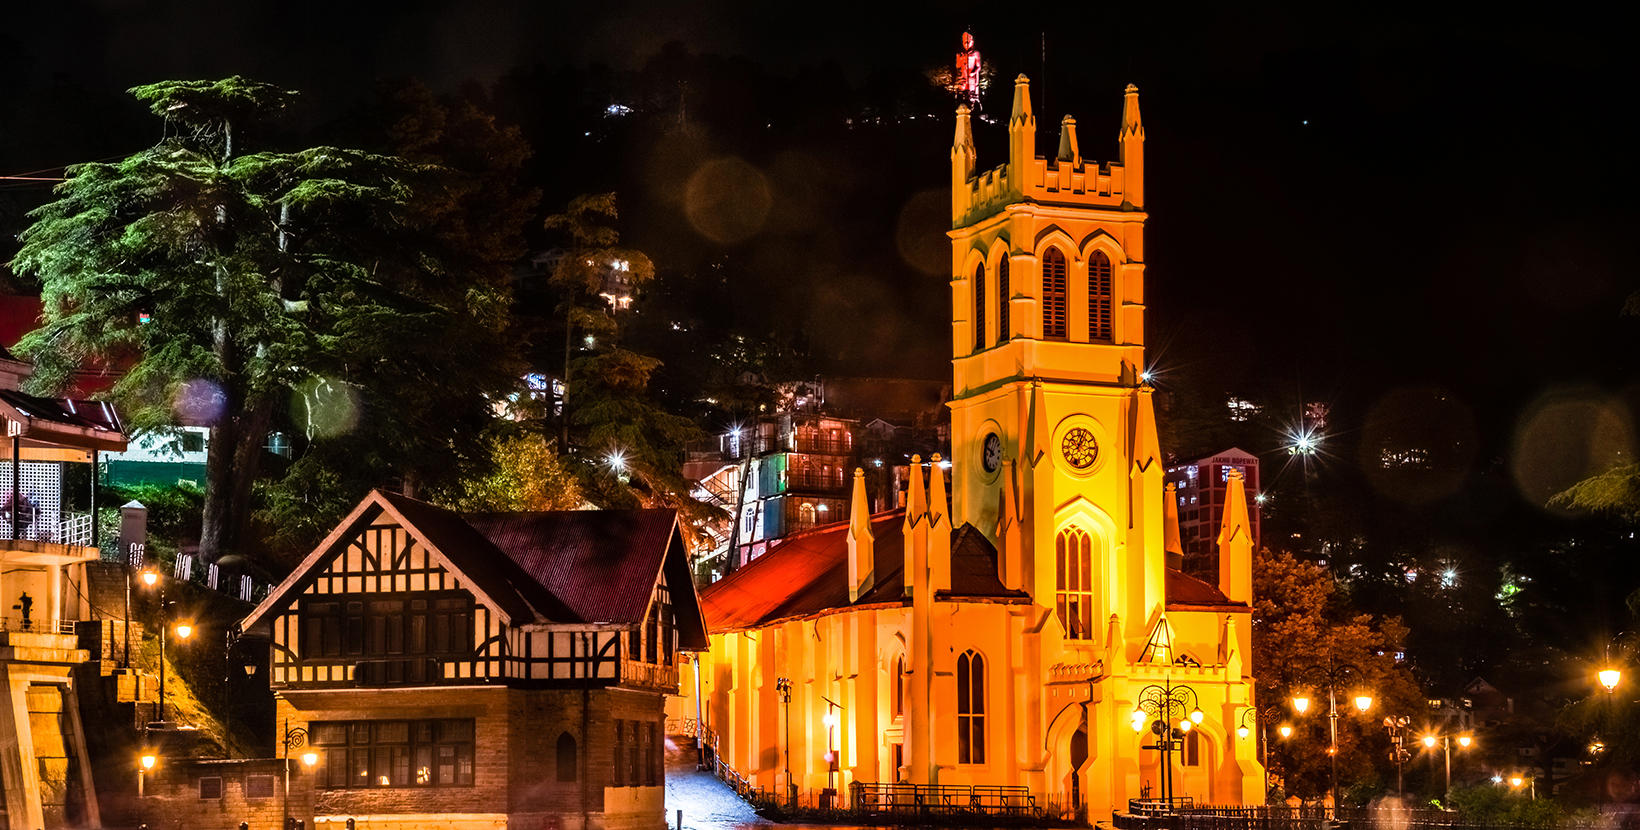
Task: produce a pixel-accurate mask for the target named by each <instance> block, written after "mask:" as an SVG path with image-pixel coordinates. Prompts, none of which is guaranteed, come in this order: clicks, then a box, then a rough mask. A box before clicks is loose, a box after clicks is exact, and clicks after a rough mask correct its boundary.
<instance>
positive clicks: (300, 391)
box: [291, 377, 359, 438]
mask: <svg viewBox="0 0 1640 830" xmlns="http://www.w3.org/2000/svg"><path fill="white" fill-rule="evenodd" d="M291 415H292V416H294V417H295V419H296V423H298V424H300V425H301V426H302V429H303V431H305V432H306V433H307V435H308V437H309V438H325V437H330V436H336V435H341V434H343V433H345V432H349V431H351V430H352V429H353V427H355V426H357V425H358V423H359V393H358V392H357V391H356V390H354V388H353V387H352V386H350V385H349V384H347V383H344V382H342V381H339V380H333V379H331V378H325V377H315V378H308V379H307V380H305V381H302V383H301V384H299V385H297V387H296V390H295V393H294V400H292V401H291Z"/></svg>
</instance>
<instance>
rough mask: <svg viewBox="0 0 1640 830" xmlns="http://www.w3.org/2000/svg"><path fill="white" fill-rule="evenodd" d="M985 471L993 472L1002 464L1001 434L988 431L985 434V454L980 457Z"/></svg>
mask: <svg viewBox="0 0 1640 830" xmlns="http://www.w3.org/2000/svg"><path fill="white" fill-rule="evenodd" d="M980 463H981V464H982V465H983V466H984V467H985V472H987V473H994V472H996V471H997V468H998V467H1001V466H1002V436H1000V435H997V434H996V433H994V432H992V433H988V434H987V435H986V436H985V455H984V456H983V457H982V458H981V459H980Z"/></svg>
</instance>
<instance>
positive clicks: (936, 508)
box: [928, 453, 951, 591]
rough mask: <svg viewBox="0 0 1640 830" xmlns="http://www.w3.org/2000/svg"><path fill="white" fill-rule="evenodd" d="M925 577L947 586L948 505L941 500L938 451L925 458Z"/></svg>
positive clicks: (935, 584) (935, 585) (942, 587)
mask: <svg viewBox="0 0 1640 830" xmlns="http://www.w3.org/2000/svg"><path fill="white" fill-rule="evenodd" d="M928 460H929V465H928V581H929V583H930V585H931V586H932V587H933V589H934V590H936V591H948V590H950V589H951V516H950V513H951V508H950V505H949V503H948V502H946V500H945V471H944V470H942V469H940V454H939V453H934V455H933V457H932V458H930V459H928Z"/></svg>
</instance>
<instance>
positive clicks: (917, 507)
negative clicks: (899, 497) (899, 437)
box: [905, 455, 928, 527]
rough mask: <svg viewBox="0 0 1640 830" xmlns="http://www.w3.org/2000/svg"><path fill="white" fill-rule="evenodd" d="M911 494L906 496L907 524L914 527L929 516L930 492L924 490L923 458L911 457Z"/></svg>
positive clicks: (918, 456)
mask: <svg viewBox="0 0 1640 830" xmlns="http://www.w3.org/2000/svg"><path fill="white" fill-rule="evenodd" d="M910 472H911V492H909V493H907V494H906V496H905V524H906V527H913V526H915V525H916V524H917V523H918V522H920V521H922V519H923V517H924V516H926V515H927V514H928V491H926V490H924V489H923V474H922V456H920V455H913V456H911V470H910Z"/></svg>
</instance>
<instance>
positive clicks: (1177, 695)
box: [1131, 679, 1206, 809]
mask: <svg viewBox="0 0 1640 830" xmlns="http://www.w3.org/2000/svg"><path fill="white" fill-rule="evenodd" d="M1197 700H1198V698H1197V697H1196V690H1195V689H1192V688H1190V687H1189V686H1175V685H1173V681H1172V680H1171V679H1169V680H1165V681H1163V683H1162V685H1159V686H1158V685H1150V686H1146V687H1144V688H1143V689H1140V690H1139V695H1138V700H1137V702H1136V703H1135V704H1134V707H1133V714H1132V716H1131V725H1132V726H1133V731H1134V732H1140V733H1142V732H1144V731H1145V726H1146V725H1147V724H1148V725H1149V727H1150V732H1151V734H1153V735H1155V736H1156V743H1154V744H1151V745H1149V746H1145V747H1142V748H1143V749H1154V750H1158V751H1160V752H1161V753H1162V769H1163V771H1164V774H1163V776H1162V781H1161V783H1162V800H1163V801H1164V802H1165V803H1166V804H1167V805H1168V807H1169V808H1170V809H1171V807H1172V804H1173V750H1174V749H1179V750H1180V751H1181V752H1182V751H1183V748H1184V747H1183V743H1182V742H1183V738H1184V736H1185V735H1187V734H1189V733H1190V730H1191V728H1192V727H1194V726H1195V725H1196V724H1199V723H1201V722H1202V720H1203V719H1205V718H1206V715H1205V714H1204V713H1203V712H1202V710H1201V706H1200V705H1198V703H1197ZM1175 718H1177V720H1176V721H1175Z"/></svg>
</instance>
